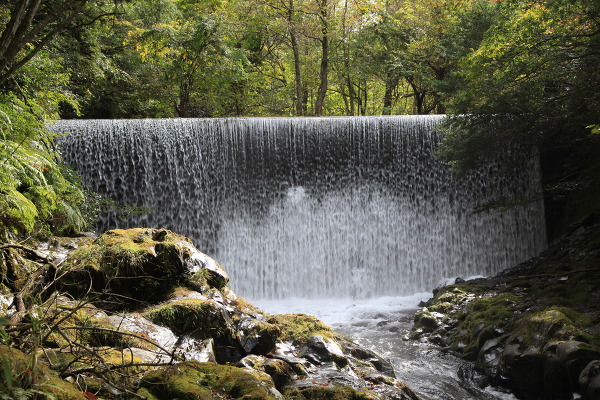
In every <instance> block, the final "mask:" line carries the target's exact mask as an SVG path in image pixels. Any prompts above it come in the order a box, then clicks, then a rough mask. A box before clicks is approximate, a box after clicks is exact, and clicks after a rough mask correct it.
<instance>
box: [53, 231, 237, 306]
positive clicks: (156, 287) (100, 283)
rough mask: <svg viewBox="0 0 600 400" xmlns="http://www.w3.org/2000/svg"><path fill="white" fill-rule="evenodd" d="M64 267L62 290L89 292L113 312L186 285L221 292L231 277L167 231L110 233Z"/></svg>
mask: <svg viewBox="0 0 600 400" xmlns="http://www.w3.org/2000/svg"><path fill="white" fill-rule="evenodd" d="M64 268H65V270H66V271H67V273H66V274H65V276H64V277H63V278H62V279H61V281H60V285H59V286H60V288H61V289H63V290H66V291H68V292H69V293H71V294H74V295H76V296H82V295H86V294H87V292H88V289H89V288H91V289H92V290H93V291H94V292H95V293H97V294H99V295H101V297H102V298H104V299H105V300H110V301H111V302H110V303H106V304H105V305H104V306H105V307H107V306H109V305H111V306H112V307H113V308H123V307H127V306H132V305H134V306H136V305H140V303H157V302H159V301H161V300H164V299H165V298H166V296H167V295H168V294H169V293H170V292H171V291H172V290H173V289H175V288H176V287H178V286H181V285H186V284H189V285H195V286H198V287H202V288H206V289H208V288H210V287H217V288H223V287H224V286H225V285H226V284H227V282H228V279H229V278H228V277H227V273H226V272H225V271H224V270H223V269H222V268H221V267H220V266H219V265H218V264H216V263H215V262H214V261H213V260H212V259H210V258H209V257H208V256H206V255H204V254H202V253H200V252H199V251H198V250H196V249H195V248H194V246H193V245H192V243H191V241H190V240H189V239H188V238H185V237H183V236H180V235H177V234H174V233H172V232H171V231H168V230H165V229H148V228H135V229H126V230H124V229H114V230H111V231H108V232H106V233H104V234H103V235H102V236H100V237H99V238H98V239H96V240H95V241H94V242H93V243H92V244H91V245H89V246H82V247H80V248H78V249H76V250H75V251H73V252H72V253H71V254H70V255H69V257H68V258H67V260H66V261H65V263H64ZM190 279H192V281H193V282H191V281H190Z"/></svg>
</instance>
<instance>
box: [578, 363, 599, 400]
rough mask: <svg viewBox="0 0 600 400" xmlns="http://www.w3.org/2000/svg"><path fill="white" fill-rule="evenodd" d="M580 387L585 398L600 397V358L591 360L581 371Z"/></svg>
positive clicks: (584, 399) (587, 399)
mask: <svg viewBox="0 0 600 400" xmlns="http://www.w3.org/2000/svg"><path fill="white" fill-rule="evenodd" d="M579 388H580V393H581V395H582V396H583V400H598V399H600V360H594V361H592V362H590V363H589V364H588V365H587V366H586V367H585V368H584V369H583V371H581V374H580V375H579Z"/></svg>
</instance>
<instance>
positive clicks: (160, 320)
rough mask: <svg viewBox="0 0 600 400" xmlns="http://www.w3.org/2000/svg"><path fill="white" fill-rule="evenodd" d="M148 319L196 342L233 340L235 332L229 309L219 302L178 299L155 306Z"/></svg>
mask: <svg viewBox="0 0 600 400" xmlns="http://www.w3.org/2000/svg"><path fill="white" fill-rule="evenodd" d="M145 316H146V317H147V318H148V319H149V320H150V321H152V322H154V323H155V324H158V325H162V326H166V327H168V328H170V329H171V330H172V331H173V332H174V333H175V334H177V335H190V336H192V337H194V338H196V339H208V338H215V339H217V340H219V339H221V340H222V339H233V338H235V337H236V333H235V331H234V330H233V328H232V321H231V318H230V317H229V315H228V313H227V310H226V309H225V308H224V307H223V306H222V305H220V304H219V303H217V302H215V301H212V300H203V299H194V298H189V299H179V300H176V301H171V302H167V303H163V304H160V305H158V306H155V307H152V308H150V309H149V310H147V311H146V313H145Z"/></svg>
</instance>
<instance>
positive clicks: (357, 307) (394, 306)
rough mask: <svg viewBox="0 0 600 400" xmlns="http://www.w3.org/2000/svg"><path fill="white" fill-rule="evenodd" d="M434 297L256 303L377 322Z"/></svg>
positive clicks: (336, 320) (272, 309)
mask: <svg viewBox="0 0 600 400" xmlns="http://www.w3.org/2000/svg"><path fill="white" fill-rule="evenodd" d="M430 297H431V293H429V292H427V293H417V294H414V295H411V296H401V297H390V296H386V297H379V298H372V299H360V300H354V299H299V298H292V299H284V300H270V299H255V300H252V303H253V304H254V305H256V306H257V307H259V308H262V309H263V310H265V311H267V312H269V313H271V314H292V313H304V314H310V315H314V316H315V317H317V318H319V319H320V320H322V321H323V322H325V323H326V324H328V325H336V324H352V323H356V322H357V321H365V322H376V321H379V320H385V319H386V317H387V316H388V315H389V314H396V313H398V312H400V311H402V310H411V309H416V308H417V307H418V305H419V302H421V301H425V300H427V299H429V298H430Z"/></svg>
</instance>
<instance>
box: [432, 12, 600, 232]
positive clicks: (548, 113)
mask: <svg viewBox="0 0 600 400" xmlns="http://www.w3.org/2000/svg"><path fill="white" fill-rule="evenodd" d="M495 7H497V11H498V12H499V13H500V15H502V18H498V19H497V20H496V21H495V22H494V23H493V24H492V25H491V26H490V27H489V29H487V31H486V32H485V35H484V38H483V41H482V42H481V44H480V46H478V47H477V48H476V49H474V51H472V52H471V53H469V54H467V55H466V56H465V57H464V58H463V59H462V62H461V66H462V72H461V73H460V74H459V76H460V78H461V79H462V80H461V82H462V84H463V85H462V87H457V90H456V91H455V92H454V93H453V100H452V102H451V103H450V110H451V111H453V112H455V113H458V115H457V116H455V117H453V118H451V119H450V121H449V122H448V128H449V134H448V135H447V136H446V138H445V140H444V143H443V147H442V149H441V154H442V156H443V157H444V158H445V159H446V160H447V161H448V162H449V163H451V164H452V165H453V166H454V167H455V168H456V169H457V170H460V171H465V170H468V169H470V168H473V167H476V166H478V165H481V164H484V163H487V162H489V160H490V159H494V158H497V157H498V150H499V149H506V148H509V149H510V152H511V159H510V160H509V162H508V163H507V165H508V167H507V168H504V169H503V170H501V172H502V171H509V170H510V168H511V166H514V165H516V164H517V163H518V162H519V161H522V160H527V159H529V158H531V157H537V154H538V152H539V155H540V157H541V161H542V171H543V178H544V183H545V191H544V196H545V198H546V200H547V201H546V205H547V209H548V210H549V212H550V213H552V212H554V211H556V210H557V209H560V208H562V207H563V206H564V204H567V203H569V202H572V201H573V200H576V201H577V203H571V204H577V206H576V207H575V206H573V209H571V210H566V211H565V212H563V214H562V215H560V216H557V215H553V216H552V218H548V221H549V222H551V221H552V220H557V219H562V218H564V220H562V221H561V222H560V223H559V224H562V223H567V221H568V220H572V219H574V218H577V217H578V216H581V215H583V214H585V213H586V212H589V210H590V208H593V207H595V206H596V205H597V204H598V201H599V200H600V195H599V193H598V190H597V188H598V187H600V185H599V182H600V179H599V178H600V171H599V170H600V168H599V167H600V166H599V165H598V161H597V159H598V158H597V154H598V151H600V141H599V140H598V135H593V134H591V133H590V129H587V128H586V127H588V126H590V125H592V124H595V123H597V121H599V120H600V95H599V93H600V71H599V70H598V67H597V66H598V65H599V64H600V18H599V16H600V6H599V5H598V4H597V2H593V1H588V0H576V1H567V0H560V1H544V0H538V1H533V2H527V3H521V2H516V1H506V2H498V3H496V5H495ZM558 199H560V206H559V207H558V208H557V204H558V203H557V200H558ZM582 199H584V201H582ZM564 201H567V203H564ZM584 203H585V205H584ZM557 229H558V230H560V229H561V228H560V227H557Z"/></svg>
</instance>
